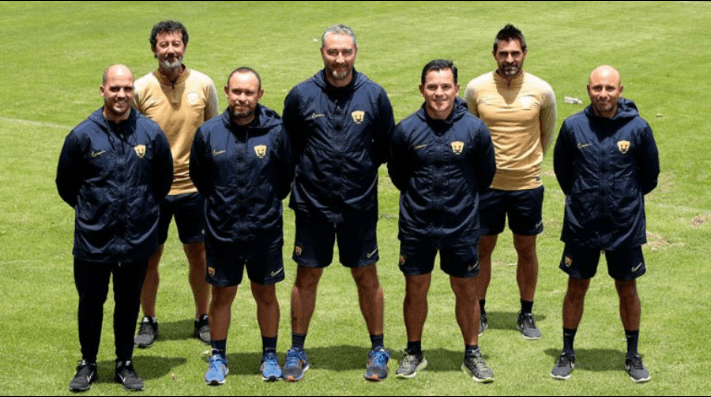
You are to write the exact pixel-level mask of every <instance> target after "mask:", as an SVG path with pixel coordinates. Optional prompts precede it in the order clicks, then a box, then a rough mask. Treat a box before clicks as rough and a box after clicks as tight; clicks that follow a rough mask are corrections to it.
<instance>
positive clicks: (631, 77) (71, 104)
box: [0, 2, 711, 395]
mask: <svg viewBox="0 0 711 397" xmlns="http://www.w3.org/2000/svg"><path fill="white" fill-rule="evenodd" d="M0 6H1V9H2V11H3V12H2V13H0V43H2V55H1V57H2V67H1V68H0V98H2V107H1V108H0V150H2V154H1V155H0V299H1V300H2V302H3V303H4V304H3V307H2V308H0V319H1V320H0V385H1V386H2V387H0V394H2V395H58V394H68V393H69V392H68V390H67V386H68V383H69V380H70V379H71V377H72V376H73V374H74V367H75V366H76V363H77V360H79V359H80V353H79V342H78V337H77V330H76V304H77V294H76V290H75V287H74V284H73V274H72V257H71V247H72V233H73V211H72V210H71V209H70V208H69V207H68V206H67V205H66V204H65V203H64V202H62V201H61V199H60V198H59V196H58V195H57V193H56V188H55V184H54V178H55V172H56V164H57V158H58V155H59V151H60V149H61V145H62V142H63V140H64V137H65V136H66V135H67V133H69V131H70V130H71V128H72V127H73V126H75V125H76V124H78V123H79V122H81V121H82V120H83V119H85V118H86V117H87V116H88V115H89V114H90V113H91V112H92V111H93V110H95V109H96V108H98V107H100V106H101V105H102V101H101V97H100V96H99V92H98V88H99V85H100V82H101V74H102V72H103V70H104V68H105V67H106V66H108V65H110V64H113V63H119V62H120V63H125V64H127V65H128V66H129V67H131V68H132V69H133V71H134V73H135V75H136V77H140V76H142V75H144V74H146V73H149V72H150V71H152V70H154V69H155V68H156V61H155V60H154V58H153V54H152V53H151V51H150V45H149V43H148V36H149V33H150V29H151V27H152V26H153V24H154V23H156V22H158V21H160V20H163V19H169V18H170V19H177V20H180V21H182V22H183V23H184V24H185V25H186V26H187V27H188V29H189V31H190V35H191V36H190V42H189V45H188V47H187V53H186V57H185V63H186V64H187V65H188V66H190V67H192V68H194V69H196V70H199V71H202V72H204V73H206V74H207V75H209V76H211V77H212V78H213V80H215V82H216V85H217V86H218V91H220V92H221V87H222V86H223V85H224V81H225V79H226V78H227V75H228V74H229V72H230V71H231V70H233V69H234V68H236V67H238V66H243V65H247V66H252V67H254V68H256V69H257V70H258V71H259V72H260V73H261V75H262V79H263V85H264V88H265V90H266V93H265V96H264V98H263V100H262V103H263V104H264V105H266V106H268V107H271V108H273V109H275V110H277V111H279V112H281V110H282V104H283V99H284V97H285V95H286V94H287V92H288V90H289V89H290V88H291V87H292V86H294V85H295V84H297V83H299V82H300V81H302V80H304V79H306V78H308V77H309V76H311V75H313V74H314V73H315V72H316V71H317V70H318V69H320V68H321V67H322V63H321V59H320V56H319V52H318V47H319V45H320V40H319V39H320V35H321V33H322V32H323V30H324V29H325V28H326V27H328V26H330V25H332V24H335V23H346V24H349V25H350V26H352V27H353V28H354V30H355V31H356V33H357V34H358V40H359V44H360V52H359V54H358V60H357V62H356V68H357V69H358V70H359V71H361V72H364V73H365V74H367V75H368V76H369V77H371V78H372V79H373V80H375V81H376V82H378V83H380V84H381V85H382V86H383V87H384V88H385V89H386V90H387V92H388V94H389V96H390V99H391V101H392V103H393V106H394V110H395V118H396V121H399V120H401V119H402V118H404V117H406V116H407V115H409V114H410V113H412V112H413V111H415V110H416V109H417V108H418V107H419V106H420V104H421V103H422V98H421V97H420V95H419V93H418V91H417V85H418V83H419V76H420V71H421V68H422V66H423V65H424V64H425V63H426V62H428V61H429V60H431V59H434V58H448V59H453V60H454V61H455V63H456V64H457V66H458V67H459V73H460V84H461V85H462V87H464V86H466V84H467V82H468V81H469V80H470V79H472V78H474V77H476V76H478V75H480V74H482V73H485V72H487V71H490V70H493V69H494V67H495V64H494V61H493V59H492V57H491V44H492V41H493V37H494V35H495V34H496V32H497V31H498V30H499V29H500V28H501V27H502V26H503V25H504V24H506V23H509V22H511V23H514V24H516V25H517V26H518V27H519V28H521V29H522V30H523V31H524V33H525V34H526V38H527V41H528V45H529V54H528V57H527V59H526V63H525V66H524V68H525V70H526V71H528V72H530V73H533V74H535V75H537V76H539V77H541V78H543V79H545V80H546V81H548V82H549V83H550V84H551V86H552V87H553V89H554V90H555V92H556V97H557V99H558V126H560V123H561V122H562V121H563V120H564V119H565V118H566V117H568V116H570V115H572V114H573V113H576V112H578V111H580V110H582V109H583V105H570V104H565V103H563V97H564V96H574V97H578V98H581V99H583V100H584V103H585V104H587V103H588V100H587V96H586V92H585V84H586V82H587V77H588V75H589V72H590V71H591V70H592V69H593V68H594V67H595V66H597V65H600V64H604V63H607V64H611V65H613V66H615V67H617V68H618V69H619V70H620V72H621V74H622V78H623V84H624V86H625V91H624V94H625V95H624V96H625V97H627V98H630V99H633V100H634V101H636V103H637V105H638V107H639V108H640V111H641V114H642V116H643V117H644V118H645V119H646V120H647V121H648V122H649V123H650V124H651V126H652V128H653V130H654V133H655V137H656V140H657V144H658V146H659V149H660V156H661V166H662V174H661V176H660V183H659V187H658V188H657V189H656V190H655V191H654V192H653V193H652V194H650V195H649V196H648V197H647V219H648V233H649V244H648V245H646V246H645V248H644V254H645V256H646V258H647V265H648V269H649V271H648V273H647V275H645V276H644V277H642V278H641V279H640V280H639V282H638V287H639V292H640V296H641V300H642V310H643V314H642V327H641V340H640V350H641V352H642V353H643V355H644V358H645V363H646V365H647V366H648V368H649V369H650V371H651V373H652V377H653V379H652V381H651V382H649V383H646V384H642V385H637V384H634V383H633V382H631V381H630V380H629V378H628V376H627V374H626V373H625V372H624V368H623V360H624V354H625V342H624V333H623V329H622V325H621V322H620V320H619V316H618V305H617V299H616V293H615V289H614V284H613V281H612V279H610V278H609V277H608V276H607V275H606V272H605V270H604V263H603V264H601V271H600V272H599V274H598V277H596V278H595V279H594V280H593V282H592V284H591V287H590V290H589V293H588V298H587V307H586V312H585V316H584V317H583V321H582V323H581V326H580V330H579V332H578V337H577V340H576V352H577V358H578V367H577V369H576V370H575V371H574V373H573V378H572V379H571V380H570V381H567V382H557V381H554V380H552V379H551V378H550V376H549V371H550V369H551V368H552V366H553V364H554V363H555V360H556V358H557V355H558V353H559V351H560V349H561V346H562V341H561V339H562V337H561V334H562V331H561V324H562V321H561V306H562V300H563V296H564V293H565V287H566V277H565V275H564V274H563V273H562V272H561V271H559V270H558V269H557V265H558V262H559V260H560V255H561V252H562V248H563V244H562V243H561V242H560V241H559V235H560V228H561V223H562V218H563V199H564V196H563V194H562V193H561V191H560V189H559V187H558V186H557V183H556V181H555V177H554V175H553V172H552V161H551V159H552V156H550V155H549V156H548V157H547V158H546V160H545V163H544V183H545V185H546V198H545V204H544V221H545V227H546V230H545V232H544V233H543V234H542V235H541V236H540V238H539V245H538V255H539V261H540V274H539V282H538V289H537V295H536V305H535V307H534V312H535V314H536V316H537V320H538V325H539V327H540V328H541V330H542V331H543V333H544V337H543V339H542V340H540V341H534V342H530V341H525V340H523V339H522V338H521V337H520V335H519V333H518V332H517V331H516V328H515V327H516V324H515V316H516V312H517V311H518V292H517V287H516V282H515V265H514V264H515V260H516V259H515V253H514V250H513V247H512V242H511V236H510V233H509V232H506V233H504V234H503V235H502V236H501V238H500V242H499V246H498V248H497V250H496V252H495V262H494V269H493V280H492V284H491V287H490V289H489V296H488V297H487V309H488V312H489V315H490V323H491V328H490V329H489V330H488V331H487V333H486V334H485V335H484V336H483V337H482V338H481V340H480V345H481V348H482V351H483V352H484V355H485V358H486V360H487V363H488V364H489V365H490V366H491V368H492V369H493V370H494V372H495V376H496V381H495V382H494V383H493V384H491V385H479V384H475V383H474V382H472V381H471V379H469V378H468V377H467V376H465V375H464V374H463V373H461V372H460V371H459V365H460V363H461V358H462V351H463V346H462V341H461V335H460V332H459V329H458V327H457V325H456V321H455V317H454V312H453V307H454V300H453V296H452V293H451V290H450V288H449V283H448V280H447V277H446V276H445V275H444V274H443V273H441V272H440V271H437V273H435V276H434V278H433V285H432V288H431V291H430V313H429V318H428V322H427V324H426V327H425V335H424V341H423V348H424V349H425V353H426V355H427V358H428V360H429V362H430V366H429V368H428V369H427V370H426V371H424V372H422V373H421V374H420V375H419V376H418V377H417V378H415V379H412V380H408V381H401V380H399V379H394V378H392V379H388V380H387V381H385V382H383V383H380V384H371V383H368V382H366V381H364V380H363V378H362V372H363V370H364V363H365V359H366V354H367V351H368V348H369V340H368V335H367V331H366V329H365V324H364V321H363V319H362V317H361V315H360V312H359V310H358V303H357V295H356V289H355V285H354V283H353V281H352V279H351V276H350V273H349V272H348V271H347V270H346V269H344V268H342V267H341V266H340V265H333V266H331V268H329V269H328V270H327V271H326V272H325V275H324V277H323V280H322V282H321V284H320V289H319V295H318V301H317V307H316V312H315V314H314V317H313V321H312V324H311V329H310V332H309V337H308V340H307V351H308V353H309V357H310V360H311V365H312V369H311V370H310V371H309V372H308V373H307V376H306V379H305V380H304V381H302V382H300V383H298V384H287V383H285V382H280V383H276V384H264V383H263V382H261V380H260V379H259V377H258V375H257V365H258V360H259V355H260V352H261V340H260V338H259V332H258V328H257V324H256V314H255V306H254V302H253V300H252V297H251V293H250V292H249V290H248V288H241V290H240V291H239V293H238V296H237V299H236V300H235V303H234V307H233V321H232V327H231V329H230V336H229V341H228V357H229V360H230V376H229V377H228V378H227V384H226V385H225V386H222V387H219V388H209V387H207V386H205V384H204V381H203V378H202V377H203V374H204V371H205V369H206V368H207V365H206V359H207V356H206V351H207V350H208V349H207V347H206V346H205V345H202V344H200V343H199V342H197V341H196V340H194V339H191V338H190V333H191V332H192V324H191V320H192V315H193V304H192V297H191V294H190V291H189V287H188V284H187V263H186V261H185V257H184V255H183V253H182V249H181V247H180V244H179V241H178V239H177V236H176V233H175V230H174V229H173V230H172V232H171V237H170V239H169V241H168V243H167V245H166V253H165V255H164V259H163V263H162V266H161V271H162V273H161V274H162V285H161V290H160V294H159V303H158V311H159V316H160V320H161V327H162V332H163V337H162V338H161V340H160V342H159V343H157V344H156V345H155V346H154V347H152V348H151V349H148V350H136V352H135V356H134V361H135V366H136V369H137V371H138V373H139V374H140V375H141V376H142V377H143V378H144V380H145V381H146V390H145V392H144V394H146V395H186V394H190V395H198V394H199V395H212V394H223V395H311V394H324V395H465V394H477V395H516V394H546V395H689V394H693V395H708V394H709V393H711V381H710V380H709V378H707V376H708V370H709V368H711V359H710V358H709V357H710V356H709V354H708V352H707V351H706V349H707V348H708V347H709V344H710V343H709V340H711V335H710V334H711V332H710V331H709V312H710V309H711V304H710V303H709V302H711V293H710V292H709V289H708V280H709V279H711V266H710V265H711V260H710V259H709V258H711V245H710V244H709V242H711V157H710V156H709V155H708V151H709V147H710V146H711V135H710V133H709V131H711V121H709V120H710V119H709V117H708V103H707V102H708V100H707V99H708V98H707V97H708V92H710V91H711V79H709V77H708V66H709V65H710V64H711V55H710V54H711V53H710V52H709V51H708V48H709V45H710V44H711V40H710V36H709V32H708V28H707V27H705V26H707V25H708V21H709V19H710V17H711V4H710V3H706V2H673V3H672V2H662V3H657V2H652V3H648V2H610V3H607V2H562V3H559V2H530V3H529V2H526V3H511V2H495V3H478V2H476V3H469V2H466V3H465V2H452V3H449V2H417V3H406V2H402V3H400V2H398V3H389V2H374V3H369V2H329V3H300V2H297V3H292V2H289V3H279V2H258V3H192V2H186V3H174V2H166V3H143V2H141V3H122V2H121V3H93V2H77V3H72V2H67V3H64V2H61V3H26V2H0ZM704 21H706V22H704ZM462 94H463V93H462ZM220 96H221V98H220V101H221V105H222V107H223V108H224V106H226V101H225V98H224V96H223V95H222V94H220ZM704 109H707V110H704ZM380 184H381V190H380V197H379V199H380V208H381V222H380V224H379V230H378V232H379V241H380V252H381V258H382V259H381V262H380V264H379V274H380V281H381V283H382V284H383V288H384V291H385V310H386V324H385V337H386V339H385V340H386V345H387V346H388V347H389V348H390V349H391V351H392V352H393V353H394V354H393V356H394V358H395V359H394V360H393V361H391V364H390V369H391V373H392V372H393V371H394V369H395V368H396V367H397V364H398V362H399V358H400V353H399V350H400V349H402V348H404V347H405V343H406V337H405V327H404V324H403V320H402V299H403V296H404V279H403V277H402V275H401V274H400V272H399V270H398V268H397V258H398V252H399V251H398V250H399V244H398V241H397V237H396V236H397V216H398V210H397V200H398V194H397V192H396V190H395V189H394V187H393V186H392V185H391V184H390V182H389V180H388V178H387V176H386V172H385V169H384V168H383V169H381V182H380ZM285 216H286V223H285V225H286V226H285V239H286V245H285V247H286V249H285V253H284V256H285V260H286V261H287V263H289V264H290V265H289V266H287V279H286V281H285V282H283V283H282V284H280V285H279V286H278V287H277V291H278V295H279V299H280V302H281V313H282V321H281V327H280V335H281V339H280V341H279V352H280V356H282V357H283V353H284V351H285V350H286V349H287V348H288V347H289V343H290V332H291V330H290V325H289V294H290V291H291V286H292V283H293V278H294V275H295V267H294V265H293V262H291V260H290V259H289V258H290V250H291V247H292V246H293V233H294V230H293V213H292V212H291V210H286V211H285ZM105 307H106V311H105V313H106V315H105V322H104V332H103V341H102V348H101V351H100V354H99V376H100V379H99V382H98V383H96V384H95V385H94V386H93V387H92V389H91V391H90V392H88V393H87V394H88V395H114V394H118V393H124V391H123V389H121V388H120V386H118V385H116V384H114V383H113V367H112V365H113V364H112V363H113V359H114V356H113V333H112V327H111V325H112V316H111V314H112V307H113V301H112V299H111V297H109V300H108V301H107V304H106V306H105Z"/></svg>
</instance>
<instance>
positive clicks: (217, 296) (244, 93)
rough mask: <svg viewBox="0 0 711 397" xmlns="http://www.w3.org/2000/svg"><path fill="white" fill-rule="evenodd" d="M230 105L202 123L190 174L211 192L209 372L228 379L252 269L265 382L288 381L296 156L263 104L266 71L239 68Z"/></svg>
mask: <svg viewBox="0 0 711 397" xmlns="http://www.w3.org/2000/svg"><path fill="white" fill-rule="evenodd" d="M225 93H226V95H227V100H228V102H229V107H228V108H227V110H225V112H224V113H222V116H220V117H216V118H214V119H212V120H210V121H208V122H206V123H205V124H203V125H202V126H200V128H198V130H197V132H196V133H195V140H194V142H193V147H192V150H191V153H190V178H191V179H192V180H193V183H194V184H195V186H196V187H197V189H198V191H199V192H200V193H201V194H202V196H203V197H205V218H206V219H205V225H206V236H205V248H206V253H207V282H208V283H210V284H211V285H212V286H213V289H212V291H213V296H212V302H211V304H210V339H211V342H210V343H211V345H212V353H213V354H212V357H211V358H210V360H209V361H210V365H209V368H208V371H207V373H206V374H205V381H206V382H207V383H208V384H211V385H219V384H222V383H224V382H225V375H227V372H228V370H227V364H228V363H227V355H226V349H227V330H228V328H229V325H230V310H231V307H232V302H233V301H234V297H235V294H236V293H237V287H238V285H239V284H240V283H241V282H242V279H243V274H244V269H245V267H246V269H247V275H248V276H249V279H250V281H251V289H252V294H253V296H254V298H255V301H256V302H257V320H258V323H259V328H260V330H261V334H262V347H263V349H262V353H263V354H262V359H261V362H260V369H261V371H262V379H263V380H265V381H270V380H277V379H279V378H281V368H280V366H279V362H278V359H277V355H276V347H277V333H278V330H279V302H278V300H277V296H276V287H275V285H276V283H278V282H280V281H282V280H284V262H283V259H282V246H283V242H284V240H283V233H282V231H283V230H282V229H283V227H282V204H281V201H282V200H283V199H285V198H286V196H287V195H288V194H289V190H290V189H291V183H292V180H293V178H294V161H293V155H292V148H291V144H290V142H289V136H288V135H287V134H286V132H285V131H284V129H283V128H282V121H281V118H280V117H279V115H278V114H277V113H276V112H274V111H272V110H270V109H268V108H266V107H264V106H261V105H260V104H259V99H261V97H262V95H263V93H264V90H262V88H261V78H260V77H259V74H258V73H257V72H256V71H255V70H253V69H251V68H247V67H243V68H238V69H236V70H235V71H234V72H233V73H232V74H230V77H229V78H228V83H227V86H226V87H225Z"/></svg>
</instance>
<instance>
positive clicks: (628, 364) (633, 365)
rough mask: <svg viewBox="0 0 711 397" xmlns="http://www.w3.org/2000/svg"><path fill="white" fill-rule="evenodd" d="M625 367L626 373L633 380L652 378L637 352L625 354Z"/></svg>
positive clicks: (639, 381)
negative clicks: (630, 354)
mask: <svg viewBox="0 0 711 397" xmlns="http://www.w3.org/2000/svg"><path fill="white" fill-rule="evenodd" d="M625 369H626V370H627V373H628V374H630V379H632V380H633V381H634V382H637V383H642V382H647V381H649V380H651V379H652V376H651V375H650V374H649V371H647V368H645V367H644V364H643V363H642V357H640V356H639V354H635V355H633V356H627V358H626V359H625Z"/></svg>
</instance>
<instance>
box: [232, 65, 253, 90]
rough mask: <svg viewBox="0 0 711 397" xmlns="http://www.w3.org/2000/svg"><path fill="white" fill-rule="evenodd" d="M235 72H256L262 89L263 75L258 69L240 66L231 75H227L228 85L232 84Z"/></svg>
mask: <svg viewBox="0 0 711 397" xmlns="http://www.w3.org/2000/svg"><path fill="white" fill-rule="evenodd" d="M235 73H239V74H248V73H252V74H254V75H255V76H256V77H257V81H258V82H259V89H260V90H261V89H262V76H260V75H259V73H257V71H256V70H254V69H252V68H250V67H247V66H241V67H238V68H237V69H235V70H233V71H232V73H230V75H229V76H227V84H226V85H227V87H229V86H230V80H231V79H232V76H234V74H235Z"/></svg>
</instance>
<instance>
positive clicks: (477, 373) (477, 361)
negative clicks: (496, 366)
mask: <svg viewBox="0 0 711 397" xmlns="http://www.w3.org/2000/svg"><path fill="white" fill-rule="evenodd" d="M462 371H464V373H466V374H468V375H471V377H472V379H473V380H474V381H476V382H482V383H489V382H493V381H494V372H492V371H491V369H490V368H489V367H488V366H487V365H486V363H485V362H484V359H483V358H482V357H481V353H480V352H478V351H477V352H475V353H474V354H473V355H470V356H465V357H464V362H463V363H462Z"/></svg>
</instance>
